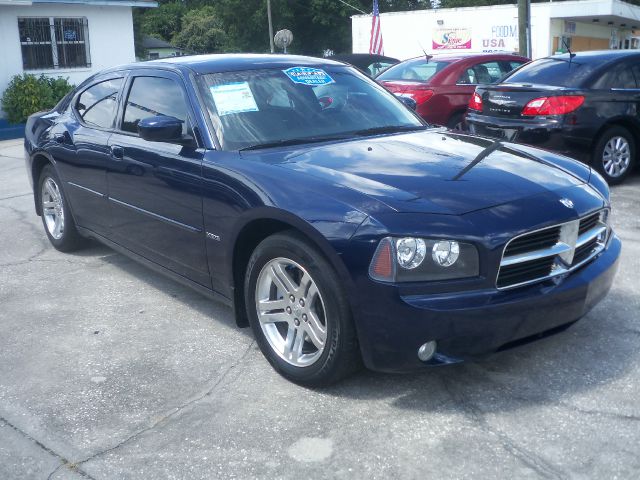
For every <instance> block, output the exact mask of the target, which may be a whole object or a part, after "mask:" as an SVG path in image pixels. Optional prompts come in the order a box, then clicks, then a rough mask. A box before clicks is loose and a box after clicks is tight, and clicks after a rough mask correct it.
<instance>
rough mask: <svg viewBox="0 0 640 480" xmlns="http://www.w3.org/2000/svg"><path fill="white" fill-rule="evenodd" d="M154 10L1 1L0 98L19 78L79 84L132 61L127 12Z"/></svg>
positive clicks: (138, 0) (114, 4)
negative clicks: (45, 77) (43, 76)
mask: <svg viewBox="0 0 640 480" xmlns="http://www.w3.org/2000/svg"><path fill="white" fill-rule="evenodd" d="M156 5H157V4H156V2H155V1H150V0H95V1H92V0H0V45H2V55H1V56H0V94H1V93H2V92H3V91H4V89H5V88H6V86H7V84H8V83H9V81H10V80H11V78H12V77H13V76H14V75H19V74H22V73H23V72H26V73H33V74H36V75H39V74H41V73H44V74H46V75H48V76H52V77H65V78H66V77H68V78H69V81H70V82H71V83H75V84H78V83H80V82H82V81H83V80H84V79H86V78H87V77H88V76H90V75H92V74H93V73H95V72H98V71H100V70H102V69H104V68H106V67H111V66H114V65H119V64H122V63H129V62H133V61H135V51H134V41H133V20H132V13H131V8H132V7H134V6H137V7H155V6H156ZM0 116H2V113H1V112H0Z"/></svg>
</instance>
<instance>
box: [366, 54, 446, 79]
mask: <svg viewBox="0 0 640 480" xmlns="http://www.w3.org/2000/svg"><path fill="white" fill-rule="evenodd" d="M447 65H449V62H442V61H437V60H431V61H429V62H427V61H426V60H424V59H419V60H410V61H408V62H402V63H399V64H398V65H394V66H393V67H391V68H389V69H388V70H386V71H385V72H382V73H381V74H380V75H379V76H378V77H377V78H376V80H382V81H391V80H408V81H414V82H428V81H429V80H431V77H433V76H434V75H435V74H436V73H438V72H440V71H441V70H442V69H443V68H445V67H446V66H447Z"/></svg>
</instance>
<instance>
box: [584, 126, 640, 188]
mask: <svg viewBox="0 0 640 480" xmlns="http://www.w3.org/2000/svg"><path fill="white" fill-rule="evenodd" d="M616 138H622V139H624V140H625V141H626V142H627V144H628V148H629V154H630V158H629V163H628V165H627V166H626V168H624V169H623V171H621V172H620V173H619V174H613V175H612V174H611V173H610V171H607V168H606V167H605V149H606V148H607V145H608V144H609V142H610V141H613V140H614V139H616ZM635 163H636V141H635V138H634V136H633V134H632V133H631V132H630V131H629V130H627V129H626V128H624V127H619V126H614V127H610V128H608V129H607V130H605V131H604V132H603V133H602V135H600V137H599V138H598V141H597V142H596V146H595V148H594V150H593V157H592V160H591V164H592V166H593V167H594V168H595V169H596V170H598V172H600V174H601V175H602V176H603V177H604V178H605V180H606V181H607V183H609V185H617V184H620V183H622V182H623V181H624V180H625V179H626V178H627V176H629V174H630V173H631V171H632V170H633V167H634V166H635Z"/></svg>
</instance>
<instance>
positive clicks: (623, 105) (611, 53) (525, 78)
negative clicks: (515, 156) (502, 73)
mask: <svg viewBox="0 0 640 480" xmlns="http://www.w3.org/2000/svg"><path fill="white" fill-rule="evenodd" d="M466 120H467V122H468V125H469V128H470V130H471V131H472V132H474V133H477V134H480V135H485V136H490V137H495V138H504V139H507V140H509V141H515V142H519V143H528V144H531V145H536V146H540V147H544V148H546V149H549V150H554V151H556V152H559V153H562V154H565V155H568V156H570V157H574V158H577V159H579V160H582V161H584V162H585V163H589V164H591V165H593V166H594V167H595V168H596V169H597V170H598V171H599V172H600V173H601V174H602V175H603V176H604V177H605V179H606V180H607V181H608V182H609V183H610V184H616V183H620V182H622V181H623V180H624V179H625V178H626V177H627V175H629V173H630V172H631V170H632V168H633V166H634V165H635V163H636V157H637V153H638V150H637V147H638V143H639V142H640V52H638V51H635V50H607V51H593V52H580V53H575V54H569V53H566V54H562V55H554V56H552V57H547V58H542V59H539V60H536V61H534V62H531V63H529V64H528V65H525V66H524V67H522V68H520V69H518V70H516V71H515V72H513V73H512V74H511V75H509V76H508V77H507V78H505V79H504V80H503V81H502V82H501V83H499V84H497V85H481V86H478V88H477V89H476V92H475V93H474V95H473V97H472V98H471V100H470V103H469V112H468V114H467V118H466Z"/></svg>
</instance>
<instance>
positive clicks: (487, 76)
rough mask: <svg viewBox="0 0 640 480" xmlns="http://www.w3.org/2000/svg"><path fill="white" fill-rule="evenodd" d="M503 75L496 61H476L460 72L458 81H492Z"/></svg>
mask: <svg viewBox="0 0 640 480" xmlns="http://www.w3.org/2000/svg"><path fill="white" fill-rule="evenodd" d="M503 75H504V73H503V71H502V70H501V69H500V64H499V63H498V62H484V63H477V64H476V65H474V66H472V67H470V68H467V69H466V70H465V71H464V72H463V73H462V76H461V77H460V79H459V80H458V83H459V84H463V85H478V84H486V83H493V82H496V81H498V80H500V78H502V76H503Z"/></svg>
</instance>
